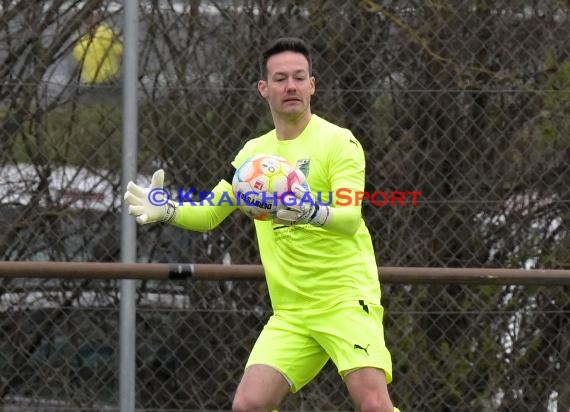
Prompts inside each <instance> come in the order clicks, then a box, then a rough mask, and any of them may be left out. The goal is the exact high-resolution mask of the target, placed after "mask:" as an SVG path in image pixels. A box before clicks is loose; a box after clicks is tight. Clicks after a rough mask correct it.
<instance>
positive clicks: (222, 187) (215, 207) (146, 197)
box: [124, 170, 236, 232]
mask: <svg viewBox="0 0 570 412" xmlns="http://www.w3.org/2000/svg"><path fill="white" fill-rule="evenodd" d="M163 187H164V171H163V170H158V171H156V172H155V173H154V174H153V176H152V182H151V185H150V187H148V188H143V187H141V186H138V185H137V184H135V183H133V182H129V183H128V185H127V192H126V193H125V197H124V199H125V202H126V203H127V204H128V205H129V214H130V215H132V216H135V217H136V220H137V223H139V224H142V225H144V224H149V223H157V222H161V223H168V224H171V225H174V226H177V227H180V228H183V229H187V230H193V231H198V232H206V231H209V230H212V229H214V228H215V227H217V226H218V225H219V224H220V223H221V222H222V221H223V220H224V219H225V218H226V217H227V216H228V215H229V214H230V213H231V212H233V211H234V210H235V209H236V206H235V204H236V202H235V197H234V195H233V192H232V189H231V185H230V184H229V183H228V182H227V181H226V180H221V181H220V183H218V185H216V187H215V188H214V189H213V190H212V191H211V192H210V193H211V194H210V195H209V196H208V199H207V200H206V201H203V202H199V201H198V202H193V203H188V204H184V205H180V204H179V203H177V202H174V201H173V200H171V199H170V200H168V201H167V202H165V203H164V204H162V202H160V203H161V204H157V202H156V201H153V200H155V199H154V197H153V195H154V194H156V193H157V191H162V193H164V194H165V193H166V192H164V191H163Z"/></svg>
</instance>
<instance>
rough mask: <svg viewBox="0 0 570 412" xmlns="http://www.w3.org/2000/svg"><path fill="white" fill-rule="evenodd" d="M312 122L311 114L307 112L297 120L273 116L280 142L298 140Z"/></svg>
mask: <svg viewBox="0 0 570 412" xmlns="http://www.w3.org/2000/svg"><path fill="white" fill-rule="evenodd" d="M310 120H311V112H310V111H306V112H305V113H303V115H301V116H299V117H296V118H284V117H276V116H273V122H274V124H275V133H276V134H277V139H279V140H292V139H295V138H297V137H298V136H299V135H300V134H301V133H302V132H303V130H305V127H307V125H308V124H309V121H310Z"/></svg>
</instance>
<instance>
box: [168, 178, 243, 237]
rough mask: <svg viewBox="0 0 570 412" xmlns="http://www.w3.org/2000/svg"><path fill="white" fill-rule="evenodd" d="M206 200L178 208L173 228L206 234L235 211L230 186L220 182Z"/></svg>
mask: <svg viewBox="0 0 570 412" xmlns="http://www.w3.org/2000/svg"><path fill="white" fill-rule="evenodd" d="M211 194H212V195H211V196H209V197H208V199H207V200H204V201H202V202H201V203H200V202H196V204H189V203H186V204H184V205H182V206H178V209H177V211H176V216H175V218H174V221H173V222H171V224H172V225H173V226H176V227H179V228H182V229H186V230H192V231H196V232H207V231H210V230H212V229H214V228H216V227H217V226H218V225H219V224H220V223H221V222H222V221H223V220H224V219H225V218H226V217H228V216H229V215H230V214H231V213H232V212H233V211H234V210H236V208H237V207H236V206H235V205H236V201H235V196H234V194H233V192H232V187H231V185H230V184H229V183H228V182H226V181H225V180H221V181H220V182H219V183H218V184H217V185H216V187H214V189H212V191H211Z"/></svg>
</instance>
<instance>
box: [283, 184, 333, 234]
mask: <svg viewBox="0 0 570 412" xmlns="http://www.w3.org/2000/svg"><path fill="white" fill-rule="evenodd" d="M291 189H292V192H293V193H294V194H295V198H294V200H295V202H294V203H293V204H292V205H289V203H291V202H290V201H289V200H290V199H289V200H287V199H284V200H283V201H282V203H280V205H279V208H278V210H277V215H276V216H277V217H276V219H274V222H276V223H281V224H287V225H300V224H305V223H309V224H311V225H315V226H325V225H326V224H327V223H328V222H329V221H330V217H331V210H330V208H329V207H328V206H325V205H319V203H318V202H317V201H316V200H315V198H314V196H313V195H312V194H311V191H310V189H309V186H308V185H307V184H306V183H305V184H304V185H302V186H301V185H299V184H294V185H293V187H292V188H291Z"/></svg>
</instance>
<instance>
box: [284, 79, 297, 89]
mask: <svg viewBox="0 0 570 412" xmlns="http://www.w3.org/2000/svg"><path fill="white" fill-rule="evenodd" d="M296 89H297V85H296V84H295V79H293V78H292V77H289V78H288V79H287V82H286V83H285V90H286V91H291V90H296Z"/></svg>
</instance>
